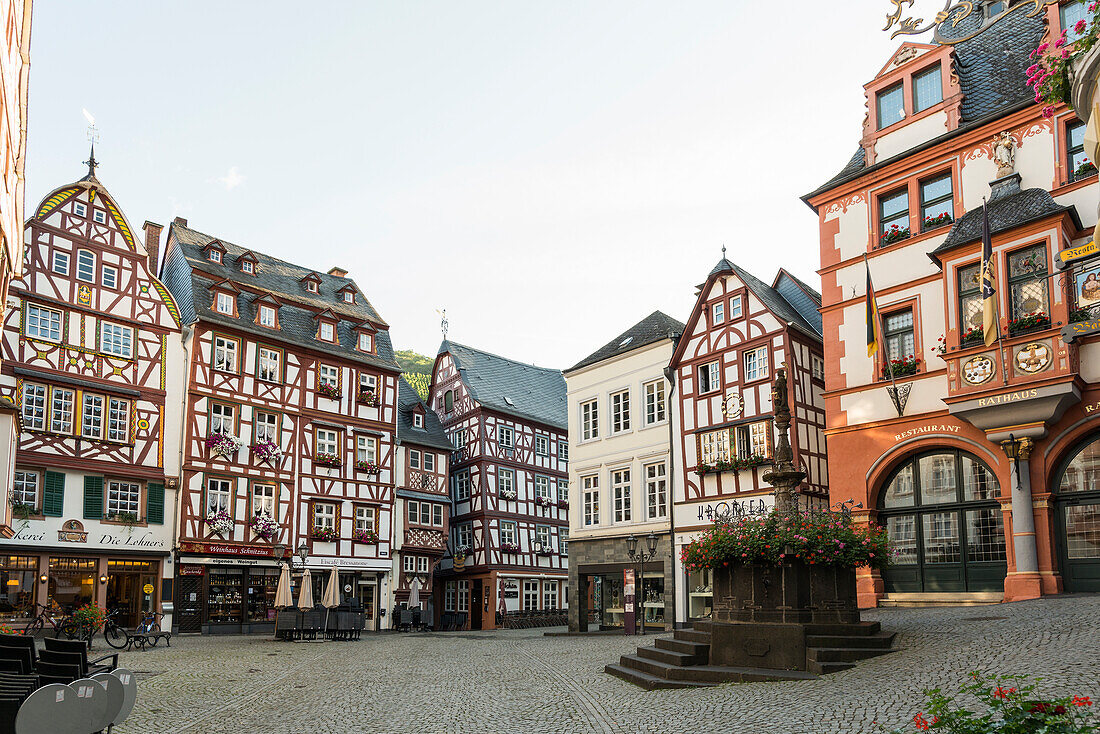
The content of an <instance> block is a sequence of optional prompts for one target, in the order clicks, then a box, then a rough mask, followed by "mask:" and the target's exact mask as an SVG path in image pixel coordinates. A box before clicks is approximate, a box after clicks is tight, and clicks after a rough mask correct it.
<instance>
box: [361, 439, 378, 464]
mask: <svg viewBox="0 0 1100 734" xmlns="http://www.w3.org/2000/svg"><path fill="white" fill-rule="evenodd" d="M355 460H356V461H369V462H370V463H372V464H377V463H378V439H377V438H375V437H374V436H356V437H355Z"/></svg>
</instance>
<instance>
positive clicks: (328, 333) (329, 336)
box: [319, 321, 336, 342]
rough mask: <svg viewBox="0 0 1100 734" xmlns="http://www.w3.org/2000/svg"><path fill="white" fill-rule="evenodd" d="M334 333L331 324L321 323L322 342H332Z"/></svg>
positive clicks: (334, 330)
mask: <svg viewBox="0 0 1100 734" xmlns="http://www.w3.org/2000/svg"><path fill="white" fill-rule="evenodd" d="M335 333H336V329H334V328H333V326H332V323H331V322H328V321H322V322H321V329H320V332H319V334H320V336H321V339H322V340H323V341H326V342H330V341H332V340H333V335H334V334H335Z"/></svg>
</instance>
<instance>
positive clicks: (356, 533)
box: [351, 528, 378, 545]
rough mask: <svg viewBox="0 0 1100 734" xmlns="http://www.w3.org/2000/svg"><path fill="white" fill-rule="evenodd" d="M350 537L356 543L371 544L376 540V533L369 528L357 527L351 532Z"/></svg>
mask: <svg viewBox="0 0 1100 734" xmlns="http://www.w3.org/2000/svg"><path fill="white" fill-rule="evenodd" d="M351 539H352V540H354V541H355V542H356V543H363V544H364V545H373V544H375V543H377V542H378V533H376V532H374V531H373V530H371V529H370V528H357V529H355V530H353V531H352V532H351Z"/></svg>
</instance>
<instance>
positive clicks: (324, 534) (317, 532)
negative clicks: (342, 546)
mask: <svg viewBox="0 0 1100 734" xmlns="http://www.w3.org/2000/svg"><path fill="white" fill-rule="evenodd" d="M309 537H311V538H313V539H314V540H321V541H325V542H331V541H334V540H339V539H340V533H339V531H337V530H336V528H329V527H321V526H317V527H315V528H313V529H312V530H310V531H309Z"/></svg>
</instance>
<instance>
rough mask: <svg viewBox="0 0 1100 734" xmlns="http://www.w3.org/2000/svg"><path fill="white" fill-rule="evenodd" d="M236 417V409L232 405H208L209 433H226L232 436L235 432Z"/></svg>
mask: <svg viewBox="0 0 1100 734" xmlns="http://www.w3.org/2000/svg"><path fill="white" fill-rule="evenodd" d="M236 416H237V408H236V406H234V405H225V404H223V403H211V404H210V432H211V433H226V434H230V435H232V434H234V433H235V432H236V428H237V424H236V421H235V418H236Z"/></svg>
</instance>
